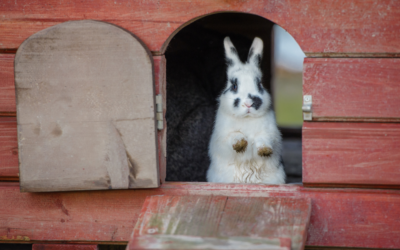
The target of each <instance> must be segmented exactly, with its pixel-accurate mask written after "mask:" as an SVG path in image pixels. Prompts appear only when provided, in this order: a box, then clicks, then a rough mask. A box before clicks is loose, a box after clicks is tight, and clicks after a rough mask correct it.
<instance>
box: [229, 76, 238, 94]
mask: <svg viewBox="0 0 400 250" xmlns="http://www.w3.org/2000/svg"><path fill="white" fill-rule="evenodd" d="M230 82H231V88H230V90H231V91H232V92H233V93H237V92H238V80H237V78H234V79H230Z"/></svg>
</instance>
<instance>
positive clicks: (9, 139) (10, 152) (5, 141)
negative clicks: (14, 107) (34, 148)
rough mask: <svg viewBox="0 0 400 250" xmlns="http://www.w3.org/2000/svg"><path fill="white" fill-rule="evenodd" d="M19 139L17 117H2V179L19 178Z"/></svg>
mask: <svg viewBox="0 0 400 250" xmlns="http://www.w3.org/2000/svg"><path fill="white" fill-rule="evenodd" d="M18 173H19V170H18V139H17V120H16V118H15V117H8V118H7V117H0V180H18Z"/></svg>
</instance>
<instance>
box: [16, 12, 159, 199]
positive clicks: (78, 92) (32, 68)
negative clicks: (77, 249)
mask: <svg viewBox="0 0 400 250" xmlns="http://www.w3.org/2000/svg"><path fill="white" fill-rule="evenodd" d="M153 78H154V76H153V61H152V57H151V54H150V52H149V51H148V50H147V48H146V47H145V46H144V45H143V43H142V42H141V41H140V40H139V39H138V38H137V37H135V36H133V35H132V34H131V33H129V32H127V31H125V30H123V29H121V28H118V27H116V26H115V25H111V24H107V23H104V22H98V21H91V20H84V21H71V22H66V23H62V24H59V25H56V26H53V27H50V28H48V29H45V30H42V31H40V32H38V33H36V34H34V35H32V36H31V37H29V38H28V39H27V40H26V41H25V42H23V44H22V45H21V46H20V47H19V49H18V51H17V54H16V57H15V87H16V98H17V123H18V148H19V168H20V185H21V191H25V192H44V191H69V190H102V189H127V188H153V187H158V186H159V177H158V162H157V146H156V123H155V109H154V107H155V98H154V80H153Z"/></svg>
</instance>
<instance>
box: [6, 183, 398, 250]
mask: <svg viewBox="0 0 400 250" xmlns="http://www.w3.org/2000/svg"><path fill="white" fill-rule="evenodd" d="M150 195H219V196H238V197H239V196H241V197H293V198H311V202H312V209H311V217H310V226H309V228H308V233H307V234H308V235H307V241H306V246H323V247H360V248H367V247H368V248H392V249H394V248H400V238H399V237H398V235H399V234H400V228H399V226H398V225H399V223H400V219H399V218H400V209H399V208H400V191H398V190H368V189H340V188H335V189H321V188H303V187H300V186H295V185H284V186H268V185H245V184H242V185H241V184H212V183H167V184H164V185H162V187H161V188H157V189H147V190H146V189H144V190H112V191H92V192H66V193H36V194H35V193H20V191H19V185H18V183H16V184H13V183H1V186H0V242H9V239H12V238H13V239H14V241H15V239H16V237H17V236H21V237H22V236H25V237H28V238H29V239H30V241H31V242H35V241H63V240H64V241H70V242H71V243H72V242H82V241H85V242H100V241H101V242H120V243H126V242H127V241H128V239H129V238H130V235H131V233H132V230H133V227H134V225H135V224H136V222H137V219H138V217H139V214H140V211H141V209H142V205H143V204H144V201H145V198H146V196H150Z"/></svg>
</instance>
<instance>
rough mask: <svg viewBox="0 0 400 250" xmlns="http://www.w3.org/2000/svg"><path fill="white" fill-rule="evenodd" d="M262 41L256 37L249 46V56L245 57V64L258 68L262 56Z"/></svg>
mask: <svg viewBox="0 0 400 250" xmlns="http://www.w3.org/2000/svg"><path fill="white" fill-rule="evenodd" d="M263 47H264V44H263V41H262V40H261V39H260V38H258V37H256V38H254V40H253V44H252V45H251V48H250V51H249V56H248V57H247V62H248V63H252V64H255V65H256V66H260V63H261V59H262V54H263Z"/></svg>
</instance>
